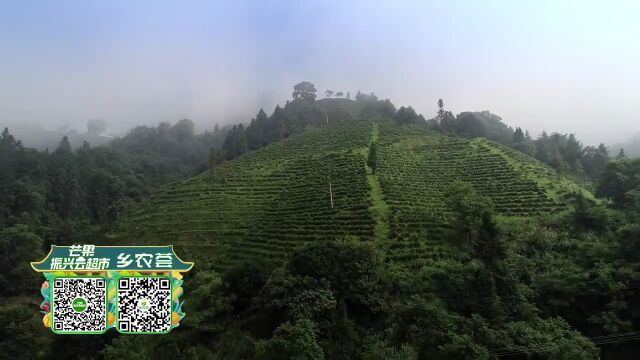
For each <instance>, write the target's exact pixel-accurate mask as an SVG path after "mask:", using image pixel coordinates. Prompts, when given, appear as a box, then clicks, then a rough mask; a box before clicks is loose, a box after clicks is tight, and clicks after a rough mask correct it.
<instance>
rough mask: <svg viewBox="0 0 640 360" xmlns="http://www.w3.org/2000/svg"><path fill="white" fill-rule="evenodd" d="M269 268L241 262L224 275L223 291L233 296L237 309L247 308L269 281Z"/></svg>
mask: <svg viewBox="0 0 640 360" xmlns="http://www.w3.org/2000/svg"><path fill="white" fill-rule="evenodd" d="M268 277H269V273H268V271H267V269H265V268H264V267H263V266H261V265H259V264H257V263H247V262H244V263H241V264H238V265H237V266H235V267H233V268H231V269H229V270H227V271H226V272H225V273H224V274H223V275H222V286H223V292H224V294H225V295H227V296H232V297H233V300H232V302H233V304H234V306H235V308H236V311H242V310H246V309H247V308H248V307H249V305H251V300H252V299H253V297H254V296H256V295H257V294H258V292H260V289H262V286H263V285H264V284H265V283H266V282H267V278H268Z"/></svg>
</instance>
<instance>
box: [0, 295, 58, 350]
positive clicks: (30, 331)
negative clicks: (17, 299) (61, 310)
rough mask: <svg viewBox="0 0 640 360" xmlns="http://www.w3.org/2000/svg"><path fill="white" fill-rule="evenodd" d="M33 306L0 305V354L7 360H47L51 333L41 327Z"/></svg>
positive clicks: (5, 303) (4, 303)
mask: <svg viewBox="0 0 640 360" xmlns="http://www.w3.org/2000/svg"><path fill="white" fill-rule="evenodd" d="M34 308H35V306H28V305H26V304H19V303H7V302H6V300H5V301H3V303H2V305H0V354H2V357H3V358H7V359H47V358H50V357H51V356H52V354H51V353H50V352H49V345H50V343H51V333H50V330H49V329H46V328H45V327H44V326H42V321H41V318H40V316H39V313H37V312H35V311H34Z"/></svg>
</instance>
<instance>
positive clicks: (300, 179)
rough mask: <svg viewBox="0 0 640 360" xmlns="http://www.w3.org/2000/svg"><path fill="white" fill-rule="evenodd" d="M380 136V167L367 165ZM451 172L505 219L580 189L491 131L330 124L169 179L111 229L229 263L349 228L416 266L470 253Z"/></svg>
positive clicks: (551, 206) (555, 203)
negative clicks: (459, 245) (465, 133)
mask: <svg viewBox="0 0 640 360" xmlns="http://www.w3.org/2000/svg"><path fill="white" fill-rule="evenodd" d="M372 142H375V143H376V145H377V165H376V170H375V173H374V172H373V171H372V169H371V168H370V167H368V166H367V155H368V152H369V146H370V144H371V143H372ZM455 180H460V181H465V182H469V183H471V184H472V185H473V186H474V187H475V188H476V190H478V191H479V192H480V193H482V194H484V195H486V196H488V197H490V198H491V199H492V200H493V202H494V204H495V207H496V211H497V213H498V214H500V215H503V216H523V215H526V216H529V215H535V214H538V213H542V212H545V211H550V210H556V209H562V208H564V207H566V206H567V205H566V204H565V203H564V202H563V194H566V193H567V192H570V191H575V190H580V189H579V187H578V186H577V185H575V184H574V183H572V182H570V181H569V180H562V181H558V179H557V177H556V175H555V172H554V171H553V170H551V169H549V168H548V167H546V166H544V165H542V164H541V163H539V162H537V161H536V160H534V159H532V158H530V157H527V156H525V155H521V154H519V153H518V152H517V151H514V150H510V149H508V148H505V147H503V146H501V145H498V144H496V143H493V142H490V141H487V140H484V139H466V138H461V137H452V136H447V135H444V134H442V133H439V132H435V131H433V130H430V129H428V128H426V127H425V126H416V125H404V126H401V125H397V124H395V123H392V122H386V121H380V122H373V121H365V120H359V121H346V122H342V123H335V124H334V123H331V122H329V124H326V125H323V127H320V128H313V129H309V130H307V131H305V132H304V133H302V134H299V135H296V136H293V137H290V138H288V139H285V140H282V141H279V142H277V143H274V144H271V145H269V146H266V147H264V148H262V149H260V150H257V151H254V152H251V153H248V154H245V155H243V156H240V157H239V158H236V159H234V160H232V161H229V162H226V163H224V164H222V165H220V166H218V167H217V168H216V169H214V170H213V171H206V172H204V173H202V174H200V175H199V176H196V177H194V178H191V179H189V180H187V181H183V182H177V183H172V184H169V185H167V186H165V187H164V188H163V189H162V190H161V191H159V192H157V193H156V194H155V195H154V196H152V197H151V198H149V199H147V200H145V201H143V202H142V203H141V204H139V205H138V206H136V207H135V208H133V209H130V211H129V215H128V216H127V218H126V219H125V220H124V221H123V222H122V223H121V224H119V226H118V227H117V228H116V230H115V231H113V232H112V233H111V234H110V235H109V236H110V237H111V238H112V240H114V241H116V242H120V243H122V244H136V243H138V244H139V243H145V244H174V245H175V246H176V249H177V250H178V252H179V253H180V254H184V257H185V258H188V259H190V260H195V261H196V262H200V264H202V263H203V262H208V263H210V264H211V266H212V267H213V268H215V269H220V270H222V269H225V268H228V267H229V266H231V265H233V264H235V263H238V262H239V261H242V260H248V259H261V260H264V261H267V262H272V263H281V262H282V261H283V260H284V259H285V258H286V255H287V254H289V253H290V252H291V251H292V250H293V249H295V248H298V247H300V246H302V245H304V244H307V243H311V242H317V241H323V240H330V239H335V238H336V237H342V236H345V235H352V236H356V237H358V238H360V239H361V240H364V241H375V242H376V244H377V245H378V246H380V247H381V248H382V249H384V250H385V253H386V256H387V259H388V260H389V261H396V262H398V263H401V264H405V265H416V264H419V263H421V262H425V261H433V260H437V259H439V258H443V257H460V256H464V254H458V253H456V251H455V250H454V249H455V247H453V246H451V245H450V244H447V242H446V241H444V239H443V238H444V237H443V235H444V234H445V233H446V231H447V229H448V226H447V224H448V222H449V215H448V214H449V211H448V209H447V207H446V206H445V203H444V199H443V192H444V190H445V189H446V187H447V186H448V185H449V184H451V183H452V182H453V181H455ZM580 191H582V190H580Z"/></svg>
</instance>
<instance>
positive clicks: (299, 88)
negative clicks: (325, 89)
mask: <svg viewBox="0 0 640 360" xmlns="http://www.w3.org/2000/svg"><path fill="white" fill-rule="evenodd" d="M316 91H317V90H316V88H315V86H313V84H312V83H310V82H308V81H303V82H300V83H297V84H296V85H295V86H294V87H293V95H292V96H293V99H294V100H298V99H302V100H306V101H311V102H313V101H315V99H316Z"/></svg>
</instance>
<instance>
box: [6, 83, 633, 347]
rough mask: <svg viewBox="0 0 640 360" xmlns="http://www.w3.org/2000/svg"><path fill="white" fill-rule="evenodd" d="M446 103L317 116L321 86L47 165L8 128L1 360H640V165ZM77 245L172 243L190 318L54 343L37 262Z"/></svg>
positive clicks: (378, 104)
mask: <svg viewBox="0 0 640 360" xmlns="http://www.w3.org/2000/svg"><path fill="white" fill-rule="evenodd" d="M438 107H439V110H438V111H437V113H436V114H437V115H436V116H435V117H434V118H433V119H429V120H426V119H425V118H424V117H423V116H422V115H419V114H417V113H416V112H415V111H414V110H413V109H412V108H411V107H400V108H399V109H396V108H395V107H394V105H393V104H392V103H391V102H390V101H389V100H380V99H378V98H377V97H376V96H375V95H373V94H369V95H365V94H362V93H358V94H356V96H355V99H354V100H351V99H348V98H331V99H322V100H316V98H315V88H314V87H313V85H312V84H310V83H304V82H303V83H300V84H298V85H296V86H295V88H294V93H293V100H292V101H288V102H287V103H286V104H285V105H284V106H282V107H280V106H278V107H276V109H275V110H274V111H273V113H272V114H271V115H267V114H266V113H265V112H264V111H262V110H261V111H259V112H258V114H257V116H256V117H255V118H254V119H252V121H251V122H250V123H248V124H247V126H245V125H240V124H238V125H235V126H231V127H228V128H225V129H218V130H214V131H213V132H211V133H205V134H194V133H193V124H192V123H191V122H190V121H187V120H184V121H179V122H178V123H176V124H174V125H169V124H160V125H159V126H154V127H137V128H135V129H134V130H132V132H131V133H130V134H129V135H128V136H126V137H124V138H122V139H120V140H118V141H116V142H113V143H111V144H110V145H109V146H101V147H90V146H89V145H88V144H85V145H84V146H81V147H80V148H79V149H77V150H73V149H72V147H71V145H70V143H69V141H68V139H63V140H62V141H61V143H60V145H59V147H58V148H57V149H56V150H54V151H53V152H51V153H49V152H38V151H35V150H33V149H28V148H25V147H24V146H23V145H22V144H21V143H20V141H18V140H16V139H15V138H14V137H13V136H12V135H11V134H10V133H9V131H8V130H5V131H4V132H3V134H2V137H0V167H1V168H2V170H3V171H2V172H0V180H1V181H0V194H1V195H2V200H3V201H2V202H1V203H0V227H1V229H0V258H2V259H5V260H3V261H1V262H0V298H2V300H3V301H2V303H0V325H1V326H0V354H4V355H7V357H13V358H21V357H24V358H51V357H53V356H55V354H65V356H67V357H69V358H79V359H80V358H81V359H87V358H107V359H121V358H131V357H132V352H131V349H133V348H135V349H136V352H135V355H133V356H135V357H140V358H144V359H156V358H175V359H179V358H189V359H232V360H241V359H261V360H262V359H266V360H272V359H273V360H275V359H278V360H280V359H314V360H315V359H318V360H319V359H361V360H379V359H398V360H400V359H402V360H416V359H433V358H436V359H495V358H508V359H520V358H540V359H574V358H575V359H598V358H603V359H635V358H636V357H637V356H636V355H637V353H638V351H640V347H639V346H638V343H637V341H635V342H634V341H633V340H637V338H638V336H637V335H638V333H639V332H640V315H639V314H640V305H639V304H640V292H639V291H638V289H640V256H639V255H638V254H640V250H639V249H640V223H639V222H638V221H639V219H640V160H630V159H628V158H627V157H626V156H624V155H622V154H621V155H619V156H617V157H616V158H613V159H611V158H609V155H608V153H607V149H606V147H605V146H604V145H602V146H600V147H598V148H592V147H583V146H582V144H580V142H579V141H578V140H577V139H576V138H575V136H573V135H562V134H557V133H552V134H550V135H547V134H546V133H543V134H542V135H541V136H540V137H538V138H537V139H535V140H534V139H532V138H531V137H530V136H529V135H528V134H527V132H526V131H523V130H522V129H520V128H516V129H511V128H509V127H507V126H506V125H505V124H503V123H502V122H501V119H500V118H499V117H497V116H495V115H493V114H491V113H488V112H475V113H471V112H466V113H461V114H459V115H457V116H454V115H453V114H452V113H451V112H450V111H447V110H445V108H444V104H443V102H442V101H440V102H439V103H438ZM192 174H197V175H195V176H192ZM184 178H187V179H186V180H183V179H184ZM573 179H580V185H578V184H577V183H576V182H574V180H573ZM169 180H177V181H174V182H171V183H165V184H163V185H162V186H160V188H159V189H158V186H159V184H160V183H163V182H166V181H169ZM582 185H586V187H583V186H582ZM590 190H594V191H590ZM147 194H150V195H149V196H147ZM68 243H97V244H110V245H119V244H174V245H175V246H176V252H177V253H178V254H179V255H180V256H181V257H182V258H184V259H188V260H189V261H195V264H196V265H195V267H194V269H193V270H192V271H191V272H189V273H188V274H186V276H185V284H184V289H185V299H186V301H185V303H184V306H183V309H184V310H185V312H186V313H187V316H186V317H185V320H184V322H182V323H181V325H180V327H179V328H178V329H175V330H174V331H172V333H171V336H169V337H166V336H157V337H153V336H152V337H150V336H134V335H126V336H125V335H122V336H120V335H117V334H112V335H109V336H97V337H92V338H91V341H84V340H83V341H77V338H76V337H73V336H69V337H66V336H55V335H53V334H52V333H51V332H50V331H49V330H48V329H46V328H44V327H43V326H42V324H41V317H40V316H39V314H38V310H37V307H38V304H39V301H40V300H39V299H37V298H36V297H35V296H37V295H36V294H38V289H39V288H40V286H41V284H42V278H41V277H40V276H39V275H38V274H36V273H34V272H33V271H32V269H31V268H30V267H29V266H28V264H29V261H33V260H34V258H38V257H39V256H43V255H44V254H43V251H44V250H48V246H49V245H50V244H68Z"/></svg>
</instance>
